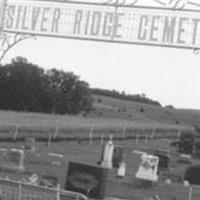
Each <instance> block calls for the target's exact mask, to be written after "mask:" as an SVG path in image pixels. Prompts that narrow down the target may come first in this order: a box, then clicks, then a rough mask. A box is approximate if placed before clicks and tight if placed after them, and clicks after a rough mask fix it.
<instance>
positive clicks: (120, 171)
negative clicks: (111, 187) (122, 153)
mask: <svg viewBox="0 0 200 200" xmlns="http://www.w3.org/2000/svg"><path fill="white" fill-rule="evenodd" d="M125 175H126V163H125V162H121V163H120V165H119V168H118V171H117V177H118V178H124V177H125Z"/></svg>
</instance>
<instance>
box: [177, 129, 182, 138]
mask: <svg viewBox="0 0 200 200" xmlns="http://www.w3.org/2000/svg"><path fill="white" fill-rule="evenodd" d="M180 137H181V129H178V133H177V138H176V139H177V140H178V141H179V140H180Z"/></svg>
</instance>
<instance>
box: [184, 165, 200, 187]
mask: <svg viewBox="0 0 200 200" xmlns="http://www.w3.org/2000/svg"><path fill="white" fill-rule="evenodd" d="M184 179H185V180H187V181H188V182H189V183H190V184H196V185H199V184H200V165H194V166H190V167H188V168H187V169H186V171H185V174H184Z"/></svg>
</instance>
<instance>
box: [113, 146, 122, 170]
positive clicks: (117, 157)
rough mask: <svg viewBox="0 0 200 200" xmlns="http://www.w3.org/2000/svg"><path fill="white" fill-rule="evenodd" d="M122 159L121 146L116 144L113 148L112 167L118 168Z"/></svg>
mask: <svg viewBox="0 0 200 200" xmlns="http://www.w3.org/2000/svg"><path fill="white" fill-rule="evenodd" d="M122 161H123V148H122V146H120V145H116V146H115V147H114V150H113V157H112V164H113V167H114V168H118V167H119V166H120V164H121V162H122Z"/></svg>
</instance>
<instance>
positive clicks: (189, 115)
mask: <svg viewBox="0 0 200 200" xmlns="http://www.w3.org/2000/svg"><path fill="white" fill-rule="evenodd" d="M93 99H94V107H95V111H94V112H93V116H100V117H107V118H118V119H126V120H129V121H130V122H131V121H134V122H138V123H141V122H143V123H145V124H151V123H153V124H158V125H159V124H171V125H189V126H194V125H197V126H198V125H200V111H199V110H189V109H188V110H187V109H176V108H168V107H161V106H155V105H149V104H145V103H138V102H132V101H126V100H120V99H116V98H112V97H106V96H99V95H94V96H93Z"/></svg>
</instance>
